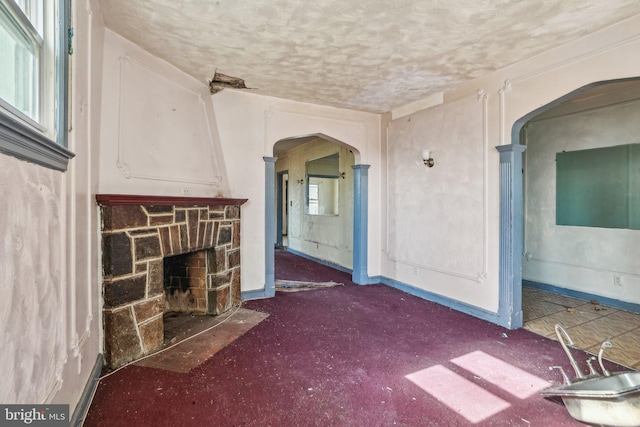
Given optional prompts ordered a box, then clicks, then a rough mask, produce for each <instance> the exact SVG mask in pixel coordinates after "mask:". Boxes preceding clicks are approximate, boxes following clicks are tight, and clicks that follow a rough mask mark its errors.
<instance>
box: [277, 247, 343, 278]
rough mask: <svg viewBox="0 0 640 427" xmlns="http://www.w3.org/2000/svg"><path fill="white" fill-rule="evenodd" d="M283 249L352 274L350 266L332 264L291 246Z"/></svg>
mask: <svg viewBox="0 0 640 427" xmlns="http://www.w3.org/2000/svg"><path fill="white" fill-rule="evenodd" d="M285 250H286V251H287V252H291V253H292V254H294V255H298V256H299V257H302V258H306V259H308V260H310V261H313V262H315V263H318V264H320V265H324V266H327V267H331V268H333V269H334V270H338V271H342V272H343V273H349V274H353V270H352V269H350V268H347V267H343V266H341V265H338V264H334V263H332V262H330V261H326V260H323V259H320V258H316V257H312V256H311V255H307V254H305V253H302V252H298V251H296V250H294V249H291V248H286V249H285Z"/></svg>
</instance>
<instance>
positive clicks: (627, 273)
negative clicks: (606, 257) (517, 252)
mask: <svg viewBox="0 0 640 427" xmlns="http://www.w3.org/2000/svg"><path fill="white" fill-rule="evenodd" d="M526 260H527V262H531V261H535V262H541V263H546V264H552V265H560V266H563V267H571V268H580V269H583V270H588V271H593V272H598V273H611V274H621V275H624V276H632V277H638V278H640V275H639V274H638V273H635V272H633V273H632V272H630V271H623V270H610V269H608V268H600V267H593V266H588V265H582V264H574V263H570V262H561V261H553V260H550V259H544V258H538V257H530V258H527V259H526Z"/></svg>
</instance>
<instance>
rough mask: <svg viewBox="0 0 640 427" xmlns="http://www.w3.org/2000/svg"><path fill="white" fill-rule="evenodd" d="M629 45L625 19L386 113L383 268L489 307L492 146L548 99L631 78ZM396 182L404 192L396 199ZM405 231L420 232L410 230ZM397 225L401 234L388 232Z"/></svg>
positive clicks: (639, 67)
mask: <svg viewBox="0 0 640 427" xmlns="http://www.w3.org/2000/svg"><path fill="white" fill-rule="evenodd" d="M639 51H640V17H633V18H630V19H629V20H627V21H624V22H622V23H620V24H617V25H614V26H611V27H609V28H607V29H605V30H603V31H600V32H598V33H593V34H591V35H589V36H587V37H584V38H582V39H580V40H578V41H576V42H573V43H570V44H568V45H565V46H563V47H561V48H558V49H554V50H552V51H548V52H545V53H543V54H540V55H537V56H535V57H533V58H531V59H528V60H526V61H522V62H520V63H517V64H514V65H512V66H510V67H507V68H505V69H502V70H499V71H497V72H494V73H492V74H490V75H488V76H486V77H483V78H479V79H476V80H473V81H471V82H468V83H466V84H464V85H461V86H459V87H458V88H456V89H455V90H452V91H449V92H446V93H444V96H443V104H442V105H439V106H434V107H431V108H429V109H427V110H425V111H423V112H417V113H414V114H412V115H409V116H406V117H403V118H398V119H396V120H393V121H392V122H391V124H390V126H389V137H388V141H387V142H386V153H387V157H386V159H385V160H386V168H387V172H386V180H385V181H386V183H381V184H383V185H385V186H386V188H385V190H384V191H385V192H386V193H388V196H387V201H388V203H386V205H385V206H384V213H385V217H384V228H383V231H384V233H385V234H386V236H387V237H386V240H385V242H384V250H385V256H384V257H383V260H382V271H383V275H385V276H387V277H389V278H392V279H396V280H399V281H402V282H404V283H407V284H410V285H413V286H415V287H416V288H418V289H422V290H425V291H429V292H434V293H436V294H438V295H441V296H443V297H446V298H451V299H454V300H458V301H462V302H466V303H469V304H471V305H473V306H476V307H479V308H481V309H484V310H487V311H488V312H494V313H495V312H497V309H498V301H499V293H498V291H499V282H498V279H499V260H500V259H499V238H500V224H499V202H500V199H499V196H500V193H499V188H500V187H499V185H500V182H499V157H498V152H497V151H496V150H495V148H494V147H495V146H498V145H505V144H511V143H517V141H516V140H512V135H511V132H512V129H513V127H514V124H515V123H516V121H518V120H519V119H520V118H522V117H524V116H525V115H527V114H529V113H530V112H532V111H534V110H536V109H538V108H541V107H543V106H544V105H546V104H548V103H550V102H552V101H554V100H556V99H557V98H560V97H562V96H564V95H566V94H568V93H570V92H572V91H574V90H576V89H578V88H580V87H582V86H585V85H587V84H590V83H593V82H597V81H603V80H609V79H618V78H626V77H635V76H640V56H638V55H637V52H639ZM403 114H406V112H404V113H403ZM479 118H481V119H480V121H479ZM409 119H411V123H409V122H408V120H409ZM516 134H517V133H516ZM479 147H482V148H481V149H480V151H478V149H479ZM423 148H427V149H431V150H433V151H434V153H433V154H434V158H435V162H436V164H435V166H434V167H433V168H432V169H430V170H429V169H426V168H421V167H418V166H417V165H415V164H414V163H415V162H417V161H419V159H420V150H421V149H423ZM403 167H404V168H405V170H403V169H402V168H403ZM403 188H407V189H408V190H407V191H408V192H410V193H408V194H407V196H409V194H410V195H411V197H406V198H405V199H403V198H402V194H401V191H402V190H400V189H403ZM430 195H431V196H430ZM396 203H403V204H404V205H403V209H405V211H402V209H401V208H399V207H397V206H395V204H396ZM418 211H421V212H423V213H424V214H421V215H419V214H418ZM458 223H459V224H461V225H462V226H461V227H458V228H457V227H454V224H458ZM441 227H446V228H445V229H444V230H441V229H440V228H441ZM410 230H411V231H413V233H415V234H420V235H419V236H415V235H411V236H410V235H409V232H410ZM398 231H399V232H400V233H403V234H402V236H394V234H395V233H397V232H398ZM405 236H408V240H406V239H405V240H403V238H404V237H405ZM481 236H482V237H481ZM394 239H395V240H394ZM403 242H406V246H403V245H404V244H405V243H403ZM467 254H468V259H465V256H467ZM485 258H486V260H485V261H483V259H485ZM483 262H485V263H486V264H485V265H483V264H482V263H483ZM476 272H478V273H480V274H478V275H477V276H478V277H477V278H475V277H474V276H475V275H476V274H475V273H476ZM485 273H486V277H484V275H485Z"/></svg>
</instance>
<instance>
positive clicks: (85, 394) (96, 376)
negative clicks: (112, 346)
mask: <svg viewBox="0 0 640 427" xmlns="http://www.w3.org/2000/svg"><path fill="white" fill-rule="evenodd" d="M103 365H104V358H103V356H102V353H98V356H97V357H96V363H94V365H93V369H92V370H91V374H90V375H89V380H88V381H87V384H86V385H85V386H84V390H83V391H82V395H81V396H80V400H79V401H78V404H77V405H76V409H75V410H74V411H73V415H72V416H71V420H70V423H69V425H70V426H73V427H80V426H82V423H84V417H85V416H86V415H87V412H89V407H90V406H91V400H92V399H93V394H94V393H95V391H96V388H98V382H99V381H100V373H101V372H102V366H103Z"/></svg>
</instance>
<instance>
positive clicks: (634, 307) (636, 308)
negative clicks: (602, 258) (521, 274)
mask: <svg viewBox="0 0 640 427" xmlns="http://www.w3.org/2000/svg"><path fill="white" fill-rule="evenodd" d="M522 286H529V287H531V288H537V289H542V290H543V291H549V292H553V293H555V294H560V295H566V296H568V297H573V298H578V299H581V300H584V301H591V300H595V301H598V303H600V304H602V305H608V306H609V307H613V308H619V309H621V310H626V311H631V312H633V313H640V304H635V303H632V302H626V301H620V300H617V299H613V298H607V297H603V296H600V295H594V294H589V293H587V292H581V291H576V290H573V289H567V288H561V287H558V286H554V285H548V284H546V283H540V282H534V281H532V280H523V281H522Z"/></svg>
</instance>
